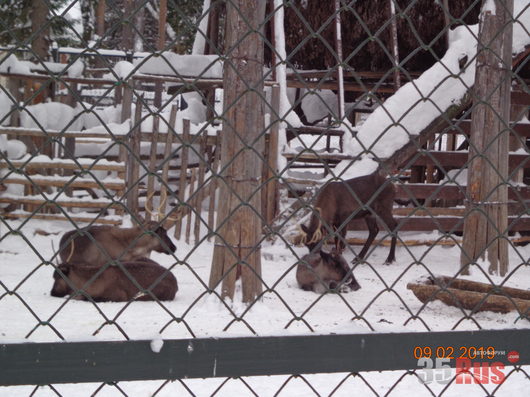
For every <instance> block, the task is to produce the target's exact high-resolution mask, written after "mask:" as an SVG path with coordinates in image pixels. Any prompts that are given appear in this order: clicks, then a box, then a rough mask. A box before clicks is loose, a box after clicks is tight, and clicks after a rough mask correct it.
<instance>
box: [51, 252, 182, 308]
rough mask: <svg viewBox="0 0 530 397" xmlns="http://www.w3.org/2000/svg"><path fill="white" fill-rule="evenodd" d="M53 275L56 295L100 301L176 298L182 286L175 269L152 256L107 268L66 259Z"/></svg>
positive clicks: (53, 292)
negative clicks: (153, 258)
mask: <svg viewBox="0 0 530 397" xmlns="http://www.w3.org/2000/svg"><path fill="white" fill-rule="evenodd" d="M122 267H123V268H122ZM53 278H54V283H53V287H52V290H51V295H52V296H55V297H64V296H66V295H70V294H75V295H74V297H73V299H78V300H89V297H90V298H92V299H93V300H94V301H97V302H106V301H111V302H125V301H130V300H143V301H151V300H160V301H163V300H173V299H174V298H175V294H176V293H177V290H178V285H177V279H176V278H175V276H174V275H173V273H171V272H170V271H169V270H167V269H166V268H164V267H162V266H160V265H159V264H158V263H156V262H154V261H152V260H150V259H148V258H142V259H139V260H136V261H133V262H124V263H122V265H121V266H108V267H107V268H102V267H101V266H93V265H82V266H80V265H73V264H70V263H63V264H61V265H59V267H58V268H57V270H55V272H54V273H53ZM133 280H134V281H133ZM138 286H139V287H140V289H139V288H138ZM143 290H145V291H143Z"/></svg>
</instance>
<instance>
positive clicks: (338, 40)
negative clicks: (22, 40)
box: [335, 0, 345, 123]
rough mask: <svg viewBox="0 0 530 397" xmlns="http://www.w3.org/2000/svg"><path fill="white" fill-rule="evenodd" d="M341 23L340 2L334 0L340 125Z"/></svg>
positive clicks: (341, 94)
mask: <svg viewBox="0 0 530 397" xmlns="http://www.w3.org/2000/svg"><path fill="white" fill-rule="evenodd" d="M341 30H342V23H341V20H340V0H335V51H336V52H337V83H338V85H339V87H338V91H339V98H338V108H339V114H338V115H337V116H338V120H337V121H338V122H339V123H342V119H343V118H344V113H345V110H344V69H343V67H342V61H343V54H342V31H341Z"/></svg>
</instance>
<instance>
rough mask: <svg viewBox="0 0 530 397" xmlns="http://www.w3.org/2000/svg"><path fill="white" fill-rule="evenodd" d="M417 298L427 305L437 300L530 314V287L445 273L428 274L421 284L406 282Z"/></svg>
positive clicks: (454, 304) (468, 306)
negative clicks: (487, 281) (505, 284)
mask: <svg viewBox="0 0 530 397" xmlns="http://www.w3.org/2000/svg"><path fill="white" fill-rule="evenodd" d="M407 289H410V290H412V292H413V293H414V295H415V296H416V298H418V299H419V300H420V301H421V302H423V303H425V304H427V303H428V302H431V301H433V300H440V301H442V302H443V303H445V304H446V305H449V306H454V307H459V308H463V309H467V310H471V311H472V312H473V313H474V312H479V311H492V312H496V313H508V312H510V311H513V310H517V311H518V312H519V313H520V314H521V315H522V316H526V317H527V318H528V317H529V316H530V290H522V289H517V288H510V287H501V286H497V285H492V284H486V283H479V282H476V281H470V280H463V279H458V278H453V277H447V276H437V277H429V278H428V279H427V280H426V281H425V282H423V283H409V284H407Z"/></svg>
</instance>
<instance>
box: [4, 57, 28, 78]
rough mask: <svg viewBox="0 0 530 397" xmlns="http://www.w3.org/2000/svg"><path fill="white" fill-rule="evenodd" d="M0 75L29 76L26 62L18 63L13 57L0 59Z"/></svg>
mask: <svg viewBox="0 0 530 397" xmlns="http://www.w3.org/2000/svg"><path fill="white" fill-rule="evenodd" d="M0 73H15V74H31V71H30V69H29V66H28V62H24V61H19V60H18V58H17V57H16V56H15V55H14V54H11V55H8V56H6V57H3V58H1V59H0Z"/></svg>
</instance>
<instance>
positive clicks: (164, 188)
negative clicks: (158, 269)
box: [159, 105, 178, 229]
mask: <svg viewBox="0 0 530 397" xmlns="http://www.w3.org/2000/svg"><path fill="white" fill-rule="evenodd" d="M177 111H178V106H177V105H172V106H171V112H170V113H169V124H168V126H167V134H166V147H165V149H164V158H163V159H162V161H163V165H162V180H161V181H160V207H159V210H160V213H161V214H164V215H165V214H166V201H167V196H168V186H169V165H170V163H171V158H172V156H173V136H174V135H175V132H174V131H175V124H176V122H177ZM170 192H171V190H170ZM170 195H171V196H173V195H172V194H170ZM170 210H171V209H170ZM163 224H164V225H165V226H166V229H167V228H169V220H167V221H164V222H163Z"/></svg>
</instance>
